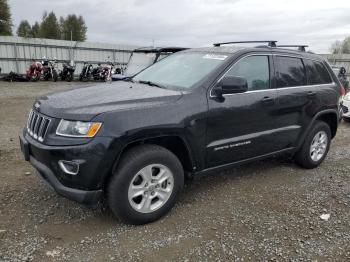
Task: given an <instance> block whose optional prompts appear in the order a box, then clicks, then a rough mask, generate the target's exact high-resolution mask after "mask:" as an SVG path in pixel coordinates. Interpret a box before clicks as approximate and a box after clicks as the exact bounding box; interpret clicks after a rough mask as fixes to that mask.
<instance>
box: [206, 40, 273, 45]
mask: <svg viewBox="0 0 350 262" xmlns="http://www.w3.org/2000/svg"><path fill="white" fill-rule="evenodd" d="M245 43H268V46H269V47H276V43H277V41H275V40H267V41H237V42H223V43H215V44H213V45H214V46H221V45H229V44H245Z"/></svg>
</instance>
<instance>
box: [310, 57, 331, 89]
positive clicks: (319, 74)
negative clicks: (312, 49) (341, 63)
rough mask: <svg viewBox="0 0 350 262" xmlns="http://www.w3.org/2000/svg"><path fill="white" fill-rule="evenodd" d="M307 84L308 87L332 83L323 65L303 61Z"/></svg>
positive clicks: (316, 62)
mask: <svg viewBox="0 0 350 262" xmlns="http://www.w3.org/2000/svg"><path fill="white" fill-rule="evenodd" d="M304 64H305V67H306V75H307V82H308V84H309V85H320V84H329V83H332V78H331V76H330V75H329V72H328V70H327V68H326V67H325V65H324V64H322V63H321V62H318V61H312V60H308V59H305V60H304Z"/></svg>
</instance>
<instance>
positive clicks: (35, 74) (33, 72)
mask: <svg viewBox="0 0 350 262" xmlns="http://www.w3.org/2000/svg"><path fill="white" fill-rule="evenodd" d="M42 70H43V65H42V64H41V63H40V62H38V61H35V60H33V61H32V64H31V65H30V67H29V69H28V70H27V72H26V77H27V79H28V80H30V81H33V82H36V81H39V80H40V76H41V73H42Z"/></svg>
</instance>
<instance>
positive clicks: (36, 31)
mask: <svg viewBox="0 0 350 262" xmlns="http://www.w3.org/2000/svg"><path fill="white" fill-rule="evenodd" d="M31 35H32V37H33V38H39V37H40V24H39V23H38V22H35V24H34V25H33V26H32V32H31Z"/></svg>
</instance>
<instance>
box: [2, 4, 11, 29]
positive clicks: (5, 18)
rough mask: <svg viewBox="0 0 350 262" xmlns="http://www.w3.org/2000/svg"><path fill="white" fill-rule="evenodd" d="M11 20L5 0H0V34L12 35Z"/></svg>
mask: <svg viewBox="0 0 350 262" xmlns="http://www.w3.org/2000/svg"><path fill="white" fill-rule="evenodd" d="M11 26H12V20H11V12H10V7H9V5H8V3H7V0H0V35H12V28H11Z"/></svg>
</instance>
